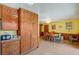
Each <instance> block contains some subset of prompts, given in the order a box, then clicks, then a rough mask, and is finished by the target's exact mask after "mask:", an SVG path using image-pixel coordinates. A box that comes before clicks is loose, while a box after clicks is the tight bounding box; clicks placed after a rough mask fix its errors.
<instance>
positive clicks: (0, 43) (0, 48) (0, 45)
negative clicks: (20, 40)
mask: <svg viewBox="0 0 79 59" xmlns="http://www.w3.org/2000/svg"><path fill="white" fill-rule="evenodd" d="M0 55H1V41H0Z"/></svg>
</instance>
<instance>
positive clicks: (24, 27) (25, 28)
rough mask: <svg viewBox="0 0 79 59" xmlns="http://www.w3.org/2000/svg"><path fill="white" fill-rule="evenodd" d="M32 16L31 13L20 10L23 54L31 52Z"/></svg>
mask: <svg viewBox="0 0 79 59" xmlns="http://www.w3.org/2000/svg"><path fill="white" fill-rule="evenodd" d="M29 22H30V15H29V11H27V10H25V9H20V24H21V25H20V34H21V54H25V53H26V52H27V51H28V50H30V25H29Z"/></svg>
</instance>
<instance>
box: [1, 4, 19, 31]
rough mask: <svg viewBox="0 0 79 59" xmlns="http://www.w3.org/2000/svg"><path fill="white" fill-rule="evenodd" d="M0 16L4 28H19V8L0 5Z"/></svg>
mask: <svg viewBox="0 0 79 59" xmlns="http://www.w3.org/2000/svg"><path fill="white" fill-rule="evenodd" d="M0 12H1V13H0V16H1V17H0V18H1V23H2V28H1V29H3V30H18V11H17V9H14V8H11V7H8V6H5V5H0Z"/></svg>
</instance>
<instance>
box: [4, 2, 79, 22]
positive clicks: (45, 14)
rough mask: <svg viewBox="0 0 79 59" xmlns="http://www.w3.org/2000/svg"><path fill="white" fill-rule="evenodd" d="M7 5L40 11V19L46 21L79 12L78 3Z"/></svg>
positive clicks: (71, 15)
mask: <svg viewBox="0 0 79 59" xmlns="http://www.w3.org/2000/svg"><path fill="white" fill-rule="evenodd" d="M4 4H5V3H4ZM5 5H8V6H11V7H14V8H20V7H22V8H25V9H28V10H31V11H33V12H35V13H39V18H40V21H46V20H48V19H50V20H52V21H56V20H61V19H68V18H72V17H75V16H77V15H78V14H79V12H78V11H79V7H78V6H79V4H76V3H75V4H74V3H40V4H39V3H36V4H29V3H14V4H13V3H6V4H5Z"/></svg>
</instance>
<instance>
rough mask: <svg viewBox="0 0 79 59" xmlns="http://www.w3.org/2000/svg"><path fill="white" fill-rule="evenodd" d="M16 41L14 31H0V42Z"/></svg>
mask: <svg viewBox="0 0 79 59" xmlns="http://www.w3.org/2000/svg"><path fill="white" fill-rule="evenodd" d="M14 39H17V34H16V31H0V40H1V41H2V40H14Z"/></svg>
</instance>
